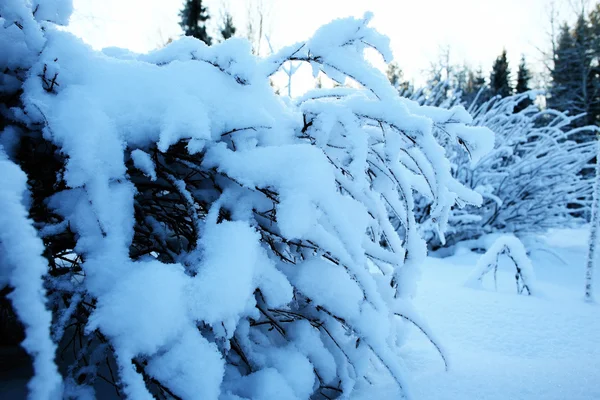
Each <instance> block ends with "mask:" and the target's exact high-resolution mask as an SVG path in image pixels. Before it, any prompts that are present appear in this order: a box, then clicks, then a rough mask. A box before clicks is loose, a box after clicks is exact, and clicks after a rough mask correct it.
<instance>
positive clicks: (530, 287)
mask: <svg viewBox="0 0 600 400" xmlns="http://www.w3.org/2000/svg"><path fill="white" fill-rule="evenodd" d="M503 254H506V256H507V257H508V258H510V259H511V261H512V262H513V264H514V265H515V268H516V272H515V280H516V283H517V293H519V294H521V293H523V291H524V290H527V294H528V295H532V294H538V290H537V288H536V283H535V274H534V272H533V265H532V264H531V260H530V259H529V257H528V256H527V251H526V250H525V246H523V243H521V241H520V240H519V239H517V237H515V236H513V235H505V236H501V237H499V238H498V239H496V241H495V242H494V244H493V245H492V246H491V247H490V248H489V249H488V250H487V251H486V252H485V253H484V254H483V255H482V256H481V257H480V258H479V260H478V261H477V265H476V267H475V269H474V270H473V272H472V273H471V275H470V276H469V278H468V279H467V282H466V285H467V286H470V287H479V286H481V283H482V281H483V278H484V277H485V275H486V274H487V273H488V272H491V271H494V285H496V288H497V285H498V282H497V272H498V259H499V257H500V256H501V255H503Z"/></svg>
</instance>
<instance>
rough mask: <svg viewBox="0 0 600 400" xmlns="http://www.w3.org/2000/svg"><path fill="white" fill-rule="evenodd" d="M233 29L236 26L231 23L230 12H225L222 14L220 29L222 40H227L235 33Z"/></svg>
mask: <svg viewBox="0 0 600 400" xmlns="http://www.w3.org/2000/svg"><path fill="white" fill-rule="evenodd" d="M235 31H236V28H235V26H234V25H233V18H232V17H231V14H229V13H228V12H225V15H224V16H223V26H222V27H221V29H220V32H221V37H222V38H223V40H227V39H229V38H230V37H232V36H234V35H235Z"/></svg>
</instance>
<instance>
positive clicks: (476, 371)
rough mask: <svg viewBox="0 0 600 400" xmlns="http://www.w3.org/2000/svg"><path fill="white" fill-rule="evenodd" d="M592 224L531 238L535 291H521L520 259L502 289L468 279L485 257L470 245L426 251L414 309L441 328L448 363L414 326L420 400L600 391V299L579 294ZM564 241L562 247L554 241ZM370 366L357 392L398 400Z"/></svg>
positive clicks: (410, 363) (409, 348) (409, 352)
mask: <svg viewBox="0 0 600 400" xmlns="http://www.w3.org/2000/svg"><path fill="white" fill-rule="evenodd" d="M588 235H589V228H588V227H584V228H582V229H577V230H574V229H560V230H558V229H557V230H553V231H552V232H549V233H548V234H544V235H541V236H537V237H535V238H533V239H534V240H533V242H532V243H534V245H531V247H530V251H531V254H530V258H531V260H532V263H533V266H534V268H536V275H537V284H538V287H539V290H540V291H541V292H543V293H544V296H543V297H539V296H517V295H516V294H515V292H514V266H513V265H511V262H510V261H509V260H506V259H505V260H501V266H500V268H499V270H498V291H495V290H494V286H493V283H492V282H491V281H486V282H484V287H485V290H475V289H472V288H469V287H465V286H464V285H463V282H464V280H465V279H466V278H467V277H468V276H469V274H470V273H471V272H472V269H473V266H474V265H475V264H476V263H477V260H478V259H479V257H480V256H481V255H480V254H477V253H472V252H470V251H466V252H465V251H463V252H461V254H457V255H454V256H450V257H448V258H434V257H429V258H428V259H427V261H426V263H425V265H424V266H423V278H422V279H421V282H420V285H419V291H418V295H417V296H416V297H415V299H414V306H415V308H416V309H417V310H418V311H419V314H421V315H423V316H426V318H427V321H428V323H429V325H430V328H431V329H432V330H433V331H434V332H436V333H437V334H438V336H439V337H438V340H439V341H440V342H441V343H443V345H444V348H445V352H446V353H447V355H448V357H449V360H450V369H449V371H448V372H446V371H445V370H444V365H443V363H442V362H441V360H440V357H439V354H437V351H436V350H435V348H433V347H432V346H431V344H430V343H429V341H428V340H427V339H426V338H425V337H424V336H423V334H422V333H421V332H420V331H419V330H418V329H417V328H412V329H411V332H410V333H409V337H408V338H407V341H406V343H405V345H404V347H403V348H402V350H401V354H402V357H403V359H404V360H405V363H406V368H407V369H409V370H410V371H412V373H411V375H410V382H409V384H410V387H411V388H412V391H413V395H414V398H415V399H435V400H444V399H448V400H450V399H481V400H505V399H515V400H527V399H547V400H562V399H574V400H588V399H596V398H600V382H598V379H597V377H598V375H599V374H600V361H599V360H600V348H599V347H598V343H597V332H598V331H599V329H600V319H599V318H598V312H599V311H600V310H599V305H598V304H589V303H585V302H584V301H583V287H584V268H585V259H586V255H587V237H588ZM556 243H560V245H556ZM383 376H385V375H384V374H383V371H382V369H381V367H376V368H374V369H373V370H372V373H371V374H370V378H371V379H372V380H374V381H375V384H374V386H369V385H361V388H360V390H359V393H357V394H356V396H353V397H352V398H353V399H355V400H363V399H364V400H367V399H372V398H377V399H382V400H387V399H395V398H398V395H399V394H398V391H397V388H396V387H395V385H394V384H392V383H390V382H389V381H388V380H386V379H385V378H383Z"/></svg>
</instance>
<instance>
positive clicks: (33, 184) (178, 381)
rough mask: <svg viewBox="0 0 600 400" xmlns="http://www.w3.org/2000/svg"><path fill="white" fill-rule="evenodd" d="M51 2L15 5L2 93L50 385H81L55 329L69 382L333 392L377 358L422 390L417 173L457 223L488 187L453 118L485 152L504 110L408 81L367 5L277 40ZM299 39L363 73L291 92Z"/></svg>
mask: <svg viewBox="0 0 600 400" xmlns="http://www.w3.org/2000/svg"><path fill="white" fill-rule="evenodd" d="M63 3H66V2H64V1H61V2H47V3H46V2H44V4H48V5H50V4H57V5H62V4H63ZM34 5H35V4H34ZM34 5H30V4H29V2H25V1H17V0H11V1H10V2H8V3H6V2H4V3H3V5H2V6H0V18H1V19H0V21H1V24H0V25H2V26H4V27H7V26H8V27H9V28H4V29H5V30H6V29H10V30H11V31H10V35H12V36H11V37H10V38H8V39H9V40H10V41H11V42H13V43H14V44H15V48H14V49H13V48H10V47H9V48H8V49H9V52H8V53H5V54H3V55H2V56H0V57H2V58H1V62H2V63H3V65H1V67H2V69H5V68H6V70H8V71H13V72H10V73H11V74H12V75H11V77H14V79H13V81H14V87H16V88H17V89H16V90H15V91H13V96H16V97H13V98H11V99H12V100H11V101H12V103H6V102H4V105H6V104H8V105H9V106H10V107H11V109H10V110H8V109H7V108H3V109H2V112H3V116H4V118H5V122H3V126H2V128H3V130H2V133H1V134H0V137H1V138H2V143H3V148H2V149H1V150H0V152H1V154H2V156H1V157H2V158H1V161H0V162H1V164H0V166H1V168H2V173H1V174H0V176H1V183H2V185H1V186H0V202H1V203H0V207H1V208H2V209H3V210H6V209H10V210H12V211H11V212H10V213H9V214H2V216H1V217H0V222H1V224H0V260H1V264H0V265H1V267H2V284H3V285H5V284H9V285H11V286H12V287H13V291H12V293H11V295H10V296H11V299H12V301H13V304H14V308H15V311H16V313H17V314H18V316H19V317H20V318H21V320H22V321H23V322H24V324H25V326H26V329H27V340H26V342H25V347H26V349H27V350H28V351H29V352H30V353H31V354H32V355H33V356H34V358H35V370H36V378H35V380H34V381H33V382H32V384H31V389H32V391H33V392H32V393H34V395H33V397H35V398H44V397H49V396H51V394H50V393H52V392H51V391H50V388H54V390H55V391H56V390H60V383H61V380H60V377H59V375H58V374H57V369H56V367H55V364H54V363H53V360H52V356H53V355H54V354H53V353H54V348H55V346H58V348H59V352H58V354H59V356H58V358H57V362H58V364H60V365H61V367H63V368H62V369H61V371H63V378H64V379H63V385H64V386H63V391H64V397H76V398H81V397H85V396H93V395H94V393H95V391H96V395H100V394H101V393H103V392H102V391H103V390H106V388H107V387H108V388H109V389H111V390H113V393H115V392H116V393H117V394H119V395H125V396H127V397H130V398H135V399H143V398H150V397H151V396H156V397H159V398H186V399H187V398H202V399H217V398H220V399H240V398H251V399H308V398H309V397H310V398H333V397H337V396H339V395H340V394H342V393H343V394H344V395H349V394H350V393H351V391H352V389H353V387H354V386H355V384H356V383H357V382H360V381H361V380H363V379H365V376H366V375H367V373H368V370H369V365H370V363H377V364H380V365H383V366H384V367H385V368H386V369H387V371H389V373H390V374H391V376H392V377H393V378H394V379H395V380H396V381H397V383H398V384H399V385H400V386H401V387H402V389H403V392H404V393H408V392H407V391H406V390H407V388H406V386H405V383H404V379H405V378H404V371H403V367H402V363H401V360H400V357H399V355H398V351H397V350H398V347H399V345H400V344H401V343H402V338H403V335H404V332H405V324H406V323H414V324H417V323H418V319H416V317H415V313H414V312H413V311H412V309H411V305H410V297H411V296H412V295H413V293H414V290H415V287H414V286H415V277H416V275H417V274H418V269H419V265H420V263H421V262H422V260H423V258H424V256H425V254H426V243H425V242H424V241H423V240H422V239H421V237H420V235H419V232H418V227H417V222H416V221H415V217H414V212H413V206H414V204H413V192H419V193H422V194H424V195H426V196H428V197H429V198H431V199H432V201H433V203H432V206H431V216H432V218H431V220H432V221H437V222H436V224H437V225H438V227H439V231H440V232H441V233H443V230H444V228H445V222H446V220H447V216H448V213H449V210H450V208H451V206H452V205H453V204H454V203H455V202H460V203H469V204H479V203H480V202H481V197H480V195H478V194H477V193H475V192H473V191H471V190H469V189H467V188H465V187H464V186H463V185H461V184H460V183H459V182H458V181H457V180H456V179H454V178H453V177H452V175H451V170H450V163H449V162H448V160H447V159H446V157H445V153H444V149H443V147H442V146H440V145H439V144H438V143H437V141H436V139H435V137H434V134H433V132H434V130H435V129H438V130H444V131H445V132H447V133H448V135H450V137H452V138H453V140H454V141H455V142H457V143H462V144H463V145H464V146H466V147H467V148H468V149H469V151H470V153H471V155H472V156H473V158H474V159H475V160H478V159H479V158H481V157H482V156H483V155H484V154H485V152H486V151H487V150H489V149H490V148H491V146H492V143H493V134H492V132H491V131H489V130H487V129H482V128H474V127H470V126H467V125H468V124H470V123H471V117H470V116H469V115H468V113H467V112H466V111H465V109H464V108H462V107H457V108H453V109H450V110H444V109H438V108H433V107H421V106H419V105H418V104H416V103H415V102H412V101H410V100H406V99H401V98H400V97H399V96H398V94H397V93H396V91H395V90H394V89H393V88H392V87H391V86H390V85H389V83H388V81H387V79H386V77H385V75H384V74H383V73H381V72H380V71H379V70H377V69H376V68H374V67H372V66H371V65H370V64H369V63H368V62H367V61H366V60H365V59H364V57H363V52H364V50H365V48H367V47H369V48H374V49H376V50H377V51H379V52H380V53H381V54H382V55H383V57H384V58H385V59H386V60H389V59H390V58H391V56H390V51H389V47H388V40H387V39H386V38H385V37H383V36H381V35H380V34H378V33H377V32H376V31H374V30H373V29H372V28H369V27H368V22H369V16H368V15H367V16H366V17H365V18H364V19H353V18H349V19H344V20H337V21H334V22H332V23H330V24H329V25H327V26H325V27H323V28H321V29H320V30H318V31H317V32H316V33H315V35H314V36H313V37H312V39H310V40H308V41H306V42H302V43H298V44H295V45H293V46H290V47H287V48H284V49H283V50H281V51H279V52H278V53H276V54H273V55H272V56H270V57H268V58H265V59H260V58H256V57H254V56H252V53H251V48H250V45H249V43H247V42H246V41H245V40H241V39H233V40H228V41H226V42H224V43H221V44H219V45H216V46H212V47H207V46H206V45H204V44H203V43H202V42H200V41H197V40H195V39H192V38H182V39H180V40H178V41H176V42H174V43H171V44H170V45H168V46H167V47H165V48H163V49H160V50H157V51H155V52H152V53H150V54H146V55H138V54H132V53H129V52H126V51H122V50H117V49H109V50H106V51H104V53H99V52H95V51H93V50H91V49H90V48H89V47H87V46H86V45H84V44H83V43H82V42H81V41H79V40H78V39H76V38H75V37H73V36H72V35H70V34H69V33H66V32H64V31H61V30H59V29H56V28H55V27H54V26H53V24H51V23H47V22H39V21H38V20H36V17H35V16H34V13H35V10H36V8H35V7H34ZM31 7H33V9H32V8H31ZM40 8H41V7H40ZM38 11H39V9H38ZM55 11H57V12H58V11H65V14H57V15H60V17H61V20H64V19H65V18H67V17H68V7H66V8H65V10H62V9H59V8H58V7H57V8H56V10H55ZM35 15H37V14H35ZM48 19H49V18H48ZM58 22H60V21H58ZM7 36H8V33H7V32H3V33H2V40H4V39H5V38H7ZM21 50H22V51H23V52H26V53H27V54H28V57H29V58H28V59H27V64H24V65H16V66H12V64H10V62H11V60H13V59H19V57H20V55H19V54H18V52H19V51H21ZM292 61H294V62H298V61H300V62H305V63H309V64H310V65H311V66H312V67H313V70H314V72H315V74H316V73H319V72H323V73H325V74H327V75H328V76H329V77H331V78H332V79H335V80H338V81H340V82H342V81H344V80H345V79H347V78H350V79H353V80H354V81H356V82H357V83H358V84H359V85H360V88H356V89H351V88H338V89H330V90H325V89H322V90H315V91H312V92H310V93H308V94H306V95H305V96H303V97H302V98H299V99H295V100H292V99H289V98H287V97H280V96H278V95H276V94H275V93H273V91H272V89H271V87H270V85H269V77H270V76H271V75H272V74H274V73H275V72H276V71H277V70H279V69H280V68H281V67H282V65H283V64H284V63H286V62H292ZM5 64H6V65H5ZM15 71H16V72H15ZM11 79H12V78H11ZM8 90H9V89H6V87H4V86H3V87H2V96H3V97H2V98H3V99H4V98H6V94H7V93H8ZM24 173H25V174H26V175H27V179H28V190H27V191H26V190H24V189H25V174H24ZM7 207H8V208H7ZM390 213H391V214H393V215H394V218H396V219H397V220H398V221H399V222H400V225H401V227H400V229H395V227H394V226H392V223H391V222H390V218H389V215H390ZM27 216H29V218H30V219H28V218H27ZM34 228H35V229H34ZM42 278H43V281H44V283H45V289H46V297H45V298H44V297H43V296H42V293H43V291H42V289H41V284H42ZM44 302H47V305H48V307H49V308H50V310H51V312H52V318H50V314H49V313H48V312H47V311H45V309H44V307H43V306H44ZM423 332H425V331H423ZM43 393H46V394H47V396H45V395H43Z"/></svg>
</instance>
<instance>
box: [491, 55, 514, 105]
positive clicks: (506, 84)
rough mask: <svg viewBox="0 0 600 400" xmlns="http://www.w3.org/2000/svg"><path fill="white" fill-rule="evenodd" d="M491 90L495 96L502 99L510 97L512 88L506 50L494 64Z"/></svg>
mask: <svg viewBox="0 0 600 400" xmlns="http://www.w3.org/2000/svg"><path fill="white" fill-rule="evenodd" d="M490 89H491V91H492V94H493V95H499V96H500V97H506V96H510V95H511V94H512V91H513V90H512V87H511V86H510V69H509V67H508V59H507V58H506V50H503V51H502V54H501V55H500V56H499V57H498V58H497V59H496V61H495V62H494V66H493V67H492V73H491V74H490Z"/></svg>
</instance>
